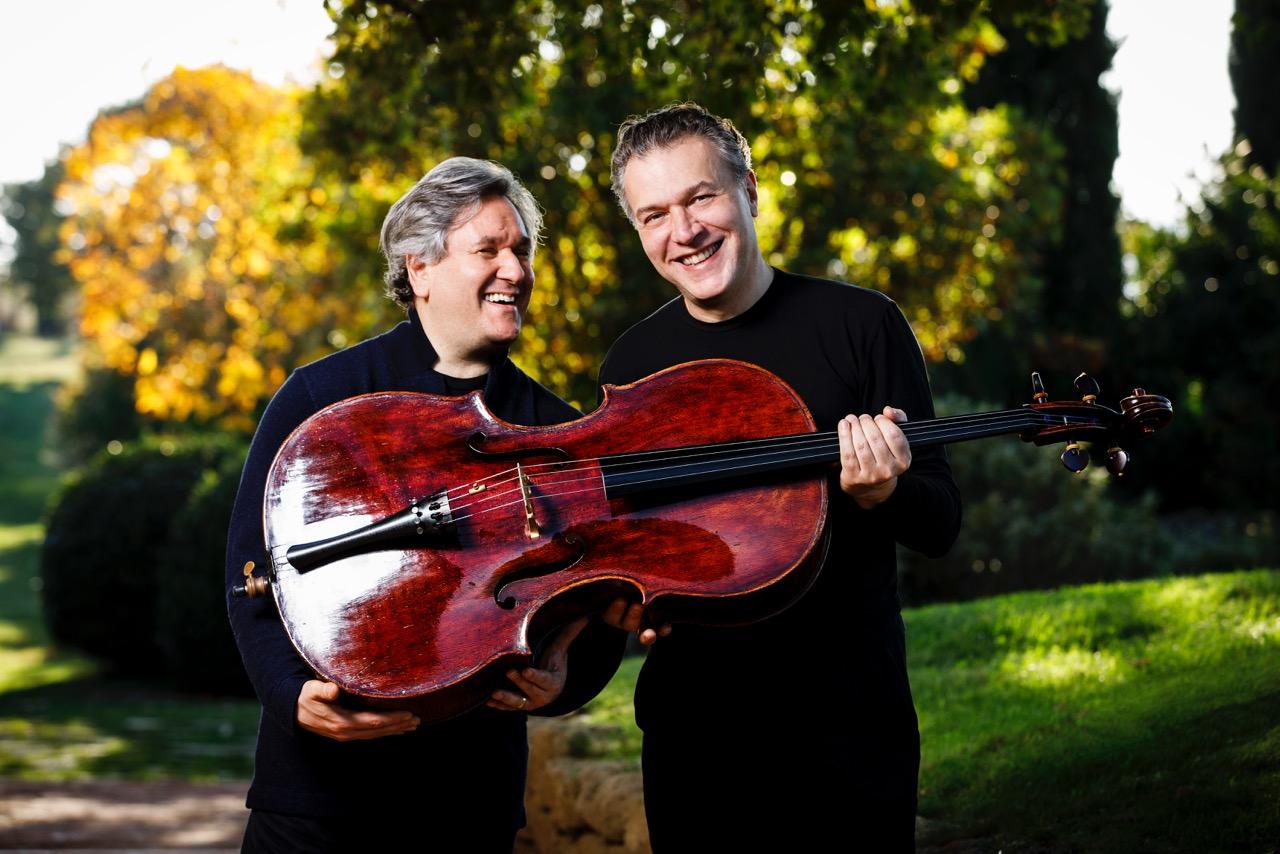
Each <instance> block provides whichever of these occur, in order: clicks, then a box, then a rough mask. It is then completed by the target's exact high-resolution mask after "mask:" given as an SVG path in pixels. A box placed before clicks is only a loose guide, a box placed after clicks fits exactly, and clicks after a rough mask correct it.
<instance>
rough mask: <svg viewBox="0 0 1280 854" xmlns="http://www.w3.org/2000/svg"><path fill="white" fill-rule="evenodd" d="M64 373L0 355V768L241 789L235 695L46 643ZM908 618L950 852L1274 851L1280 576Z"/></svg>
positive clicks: (932, 802)
mask: <svg viewBox="0 0 1280 854" xmlns="http://www.w3.org/2000/svg"><path fill="white" fill-rule="evenodd" d="M41 348H43V349H41ZM40 353H44V354H45V356H46V357H48V358H51V359H53V361H54V363H53V364H44V365H42V364H41V363H40V361H39V359H37V358H35V355H38V354H40ZM59 359H62V360H64V361H63V362H62V363H58V360H59ZM66 359H67V356H66V354H65V352H62V353H60V352H59V350H58V348H57V347H56V346H55V345H48V344H45V343H40V342H36V343H32V342H18V343H17V344H15V343H14V339H7V340H4V341H0V424H3V425H4V428H3V434H2V435H0V481H2V482H3V483H4V484H5V488H4V489H3V491H0V775H3V776H6V777H14V778H23V779H43V780H60V779H79V778H89V777H110V778H124V779H174V778H176V779H185V780H217V779H243V778H246V777H247V776H248V775H249V774H250V773H251V770H252V746H253V740H254V733H255V730H256V722H257V715H258V709H257V704H256V703H255V702H254V701H252V700H226V699H221V698H209V697H192V696H190V695H184V694H179V693H176V692H172V691H167V690H165V689H164V688H163V687H157V686H150V685H138V684H133V683H127V682H120V681H117V680H113V679H110V678H108V677H106V676H105V675H103V674H102V673H100V672H98V671H97V670H96V669H95V666H94V665H93V663H92V662H90V661H88V660H86V659H84V658H82V657H79V656H76V655H73V654H69V653H65V652H60V651H58V650H56V649H54V648H53V647H52V646H51V645H50V642H49V638H48V637H47V635H46V633H45V630H44V627H43V625H42V622H41V620H40V610H39V601H38V583H37V579H38V573H37V565H38V554H39V545H40V540H41V537H42V534H43V531H42V528H41V524H40V519H41V516H42V513H43V508H44V506H45V501H46V497H47V496H48V495H49V494H50V493H51V492H52V491H53V490H54V488H55V486H56V483H57V480H58V477H59V472H58V467H57V460H56V459H55V458H54V457H53V456H51V455H50V454H49V453H48V449H47V448H46V447H45V446H44V443H43V439H42V435H43V427H44V424H45V422H46V421H47V419H48V417H49V414H50V413H51V411H52V402H51V401H52V396H53V393H54V391H55V390H56V387H57V383H58V382H60V381H61V380H62V379H63V378H65V377H66V376H68V375H70V374H69V369H68V368H67V367H66V362H65V360H66ZM107 607H110V603H107ZM905 616H906V621H907V626H908V637H909V644H908V645H909V649H910V662H911V675H912V684H913V686H914V690H915V698H916V706H917V708H918V710H919V714H920V727H921V733H922V739H923V744H924V751H923V754H924V758H923V766H922V769H921V804H920V808H921V813H922V814H923V815H925V816H926V817H928V818H931V819H935V820H937V821H940V822H943V823H945V824H946V825H949V826H950V827H951V828H953V829H954V832H955V834H956V836H957V838H959V837H963V836H976V835H982V836H989V837H991V836H993V837H997V838H999V839H1002V840H1018V841H1020V842H1024V843H1030V844H1046V845H1052V846H1053V850H1054V851H1068V850H1077V851H1088V852H1104V853H1105V852H1126V854H1127V852H1136V851H1159V852H1201V851H1244V852H1267V851H1272V852H1274V851H1276V850H1278V848H1277V840H1280V714H1277V709H1280V572H1276V571H1264V570H1257V571H1253V572H1239V573H1231V574H1221V575H1204V576H1199V577H1183V578H1177V579H1163V580H1151V581H1142V582H1129V583H1119V584H1111V585H1097V586H1089V587H1079V588H1072V589H1064V590H1059V591H1054V592H1050V593H1028V594H1018V595H1013V596H1004V597H1000V598H995V599H988V600H982V601H977V602H971V603H965V604H960V605H940V606H931V607H927V608H920V609H914V610H911V611H908V612H907V613H906V615H905ZM639 666H640V659H638V658H631V659H628V660H627V661H625V662H624V663H623V667H622V669H621V670H620V672H619V674H618V676H617V677H615V679H614V681H613V682H612V683H611V684H610V686H609V688H608V689H606V691H605V692H604V693H603V694H602V695H601V696H600V697H598V698H596V699H595V700H593V701H592V702H591V704H589V706H588V707H587V709H586V710H585V711H584V712H583V713H582V715H581V716H580V718H581V719H582V720H583V721H585V722H587V723H588V724H591V725H592V726H590V727H588V728H587V729H588V730H589V731H590V734H589V735H588V736H586V737H584V739H583V742H582V743H581V744H575V745H574V747H575V751H576V752H578V753H579V754H581V755H603V756H610V757H615V758H616V757H622V758H626V759H630V760H632V761H634V760H635V757H636V756H637V755H638V753H639V734H638V732H637V731H636V729H635V726H634V723H633V721H632V712H631V696H632V693H633V690H634V686H635V680H636V675H637V672H638V670H639Z"/></svg>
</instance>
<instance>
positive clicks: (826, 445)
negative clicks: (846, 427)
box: [450, 410, 1089, 521]
mask: <svg viewBox="0 0 1280 854" xmlns="http://www.w3.org/2000/svg"><path fill="white" fill-rule="evenodd" d="M1013 412H1014V413H1016V414H1017V415H1018V416H1019V417H1017V418H1003V419H1000V420H996V419H990V418H989V419H988V422H989V423H988V424H986V425H984V426H989V427H1006V426H1018V425H1019V423H1020V422H1021V421H1022V420H1024V417H1025V413H1023V412H1022V411H1019V410H1014V411H1013ZM993 414H996V413H993ZM998 414H999V415H1004V413H998ZM1059 417H1062V416H1059ZM1049 420H1050V421H1052V419H1049ZM1082 420H1084V421H1085V422H1086V423H1087V422H1088V421H1089V420H1088V419H1082ZM919 423H920V424H921V425H924V424H926V423H928V422H919ZM968 433H970V431H969V430H968V429H955V428H950V427H949V428H948V429H930V430H928V431H920V434H919V435H918V436H915V437H913V438H920V437H921V436H927V437H928V438H943V439H950V438H961V437H964V436H965V435H966V434H968ZM835 437H836V434H833V433H826V434H807V436H805V437H804V438H806V439H807V440H808V442H807V444H805V443H800V442H796V441H788V442H787V443H784V444H776V443H775V444H764V443H762V445H760V446H757V447H758V449H753V452H751V453H743V454H741V455H740V456H738V457H733V458H731V459H730V460H727V462H734V463H739V465H729V466H725V467H724V468H722V469H720V470H719V471H723V472H732V471H736V470H739V469H745V468H750V467H752V466H754V465H757V464H759V463H761V462H764V461H767V460H768V459H769V458H771V457H777V456H778V455H779V454H793V453H796V452H797V450H798V451H800V452H802V453H803V452H808V453H809V455H808V456H797V457H794V458H793V459H791V460H790V462H794V463H795V464H797V465H803V464H804V463H806V462H819V461H823V460H827V459H829V458H830V453H831V451H832V440H833V439H834V438H835ZM795 438H797V437H788V439H792V440H793V439H795ZM738 444H741V443H738ZM836 447H837V448H838V444H837V445H836ZM707 455H709V454H708V453H703V454H696V455H693V454H691V455H689V456H688V457H676V456H672V457H666V458H658V459H660V460H663V461H670V460H676V461H678V462H688V460H689V459H690V458H692V457H694V456H707ZM583 462H591V463H603V464H605V465H608V466H609V467H610V469H611V470H616V469H617V468H619V467H615V466H614V465H613V464H612V462H611V458H607V457H606V458H603V459H601V458H597V459H595V460H591V461H584V460H574V461H570V464H580V463H583ZM645 462H646V463H649V464H652V462H653V460H646V461H645ZM556 465H559V466H561V469H560V470H559V472H558V473H560V474H577V473H579V472H583V471H590V472H591V473H592V474H591V476H590V477H589V478H568V479H560V480H551V481H548V480H545V479H544V480H542V481H540V482H538V483H537V484H535V485H536V486H539V487H542V488H544V489H545V488H546V487H556V486H561V485H571V484H577V483H581V482H585V481H587V480H591V481H594V480H596V479H598V478H600V477H601V476H602V472H600V471H598V470H597V469H596V468H595V466H593V465H578V466H577V467H576V468H572V467H570V468H566V467H564V466H565V465H566V464H565V463H548V464H544V465H541V466H538V467H539V468H546V467H549V466H556ZM628 465H632V466H636V465H639V464H638V463H630V464H628ZM530 468H534V467H533V466H530ZM662 469H663V467H662V466H653V470H654V473H655V475H656V476H655V477H651V478H647V479H643V480H635V481H631V482H630V485H635V486H638V485H646V484H652V483H660V482H662V481H666V480H678V479H680V478H681V477H684V476H685V475H684V473H674V474H661V471H662ZM643 471H644V469H643V468H639V469H635V468H633V469H632V473H636V472H641V473H642V472H643ZM512 480H515V479H514V478H513V479H512ZM507 482H510V481H507ZM580 491H582V490H575V491H574V492H580ZM521 492H522V491H521V490H520V489H513V490H508V491H506V492H498V493H489V494H487V495H486V496H485V497H484V498H483V499H478V500H477V501H473V502H470V503H466V504H460V505H457V506H456V507H455V506H451V507H450V512H451V515H452V516H453V517H454V520H455V521H459V520H462V519H468V518H472V517H473V516H475V515H478V514H479V513H483V512H488V511H490V510H497V509H501V508H505V507H508V506H511V504H519V503H523V501H524V497H523V494H521V498H520V499H519V500H517V501H515V502H509V503H507V504H500V505H493V506H491V507H486V508H483V509H480V510H476V511H475V512H473V513H471V514H470V515H462V511H464V510H467V509H470V508H472V507H474V506H475V505H477V504H480V503H485V502H491V501H494V500H497V499H501V498H505V497H506V496H508V495H513V494H517V493H521ZM564 494H572V493H564V492H543V493H542V494H541V495H539V496H535V497H538V498H554V497H558V496H560V495H564Z"/></svg>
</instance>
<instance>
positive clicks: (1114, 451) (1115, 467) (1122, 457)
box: [1107, 447, 1129, 477]
mask: <svg viewBox="0 0 1280 854" xmlns="http://www.w3.org/2000/svg"><path fill="white" fill-rule="evenodd" d="M1128 464H1129V455H1128V454H1127V453H1125V451H1124V449H1123V448H1120V447H1115V448H1111V449H1109V450H1108V451H1107V471H1109V472H1111V473H1112V474H1114V475H1116V476H1117V477H1119V476H1120V475H1122V474H1124V467H1125V466H1127V465H1128Z"/></svg>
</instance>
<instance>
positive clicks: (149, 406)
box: [59, 67, 371, 428]
mask: <svg viewBox="0 0 1280 854" xmlns="http://www.w3.org/2000/svg"><path fill="white" fill-rule="evenodd" d="M299 122H300V120H299V115H298V112H297V108H296V96H295V95H294V94H292V93H288V92H283V91H279V90H275V89H272V88H270V87H267V86H264V85H261V84H259V83H257V82H255V81H254V80H253V79H252V78H251V77H249V76H247V75H245V74H243V73H240V72H235V71H231V70H229V69H226V68H221V67H213V68H205V69H201V70H195V71H190V70H184V69H178V70H176V71H175V72H174V73H173V74H172V75H171V76H170V77H167V78H165V79H163V80H161V81H160V82H158V83H157V84H155V85H154V86H153V87H152V88H151V89H150V90H149V91H148V92H147V93H146V94H145V96H144V97H143V99H142V100H141V101H140V102H139V103H136V104H133V105H130V106H127V107H124V108H122V109H118V110H114V111H108V112H104V113H103V114H102V115H100V116H99V117H98V118H97V120H95V122H94V123H93V126H92V127H91V128H90V131H89V136H88V139H87V141H86V142H85V143H84V144H82V145H81V146H79V147H77V148H76V149H74V150H73V151H71V152H70V153H69V154H68V156H67V157H66V160H65V169H66V177H65V180H64V181H63V183H62V185H61V187H60V190H59V198H60V203H61V204H62V205H63V207H64V208H65V209H66V210H67V211H68V212H69V216H68V218H67V220H66V222H65V223H64V225H63V230H62V232H63V242H64V244H65V245H66V246H67V247H68V251H67V252H66V257H67V260H68V263H69V265H70V267H71V270H72V274H73V275H74V276H75V278H76V279H77V280H78V281H79V283H80V285H81V288H82V293H83V304H82V313H81V332H82V333H83V335H84V336H85V338H86V339H88V341H89V343H90V347H91V350H90V356H91V359H93V360H94V361H96V362H98V363H100V364H101V365H102V366H105V367H107V368H110V369H112V370H115V371H117V372H120V373H122V374H125V375H130V376H132V377H134V379H135V397H136V400H137V406H138V410H139V411H140V412H141V413H143V414H144V415H148V416H151V417H152V418H155V419H160V420H176V421H182V420H196V421H201V422H211V421H217V422H221V423H223V424H224V425H226V426H235V427H242V428H244V427H248V426H251V424H252V419H251V417H250V416H251V414H252V413H253V412H254V410H255V408H256V407H257V406H259V405H260V403H261V402H262V401H263V400H264V398H265V397H267V396H269V395H270V394H271V392H273V391H274V390H275V388H276V387H277V386H278V385H279V384H280V383H281V382H283V380H284V377H285V375H286V373H287V371H288V370H289V369H291V368H292V367H293V366H294V365H295V364H297V363H298V362H299V361H301V360H304V359H308V358H315V357H317V356H319V355H323V354H324V353H326V352H328V351H329V350H330V349H331V345H330V344H329V342H328V340H327V337H328V336H329V333H330V330H332V329H333V328H335V327H337V328H343V327H346V328H348V329H349V328H351V327H352V326H353V325H354V326H357V327H365V326H367V325H368V314H369V307H370V305H371V303H370V302H369V301H363V302H362V301H361V300H359V299H351V297H350V296H349V295H348V294H347V293H345V292H344V291H343V290H342V289H340V288H338V287H335V284H334V271H335V269H337V267H338V262H337V258H336V256H335V253H334V251H333V248H332V246H331V245H330V240H329V238H328V235H327V228H328V224H329V223H331V222H332V221H333V220H334V219H335V217H336V216H337V214H336V213H335V204H336V203H340V202H341V201H342V199H341V198H340V197H341V196H342V195H344V193H339V192H335V191H330V190H326V188H325V187H323V186H319V185H318V184H317V179H316V178H315V176H314V175H313V173H312V170H311V167H310V165H309V164H308V162H307V161H306V160H305V159H304V158H303V156H302V155H301V153H300V151H299V149H298V147H297V144H296V142H295V139H296V136H297V133H298V127H299ZM359 192H360V188H359V187H358V186H357V187H355V188H353V189H351V190H348V191H346V192H345V194H346V195H352V194H355V195H358V194H359Z"/></svg>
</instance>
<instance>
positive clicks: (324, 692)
mask: <svg viewBox="0 0 1280 854" xmlns="http://www.w3.org/2000/svg"><path fill="white" fill-rule="evenodd" d="M307 685H308V686H310V687H311V695H312V696H313V697H315V698H316V699H317V700H326V701H328V702H333V701H334V700H336V699H338V686H337V685H336V684H334V683H333V682H321V681H320V680H318V679H313V680H311V681H310V682H308V683H307Z"/></svg>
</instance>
